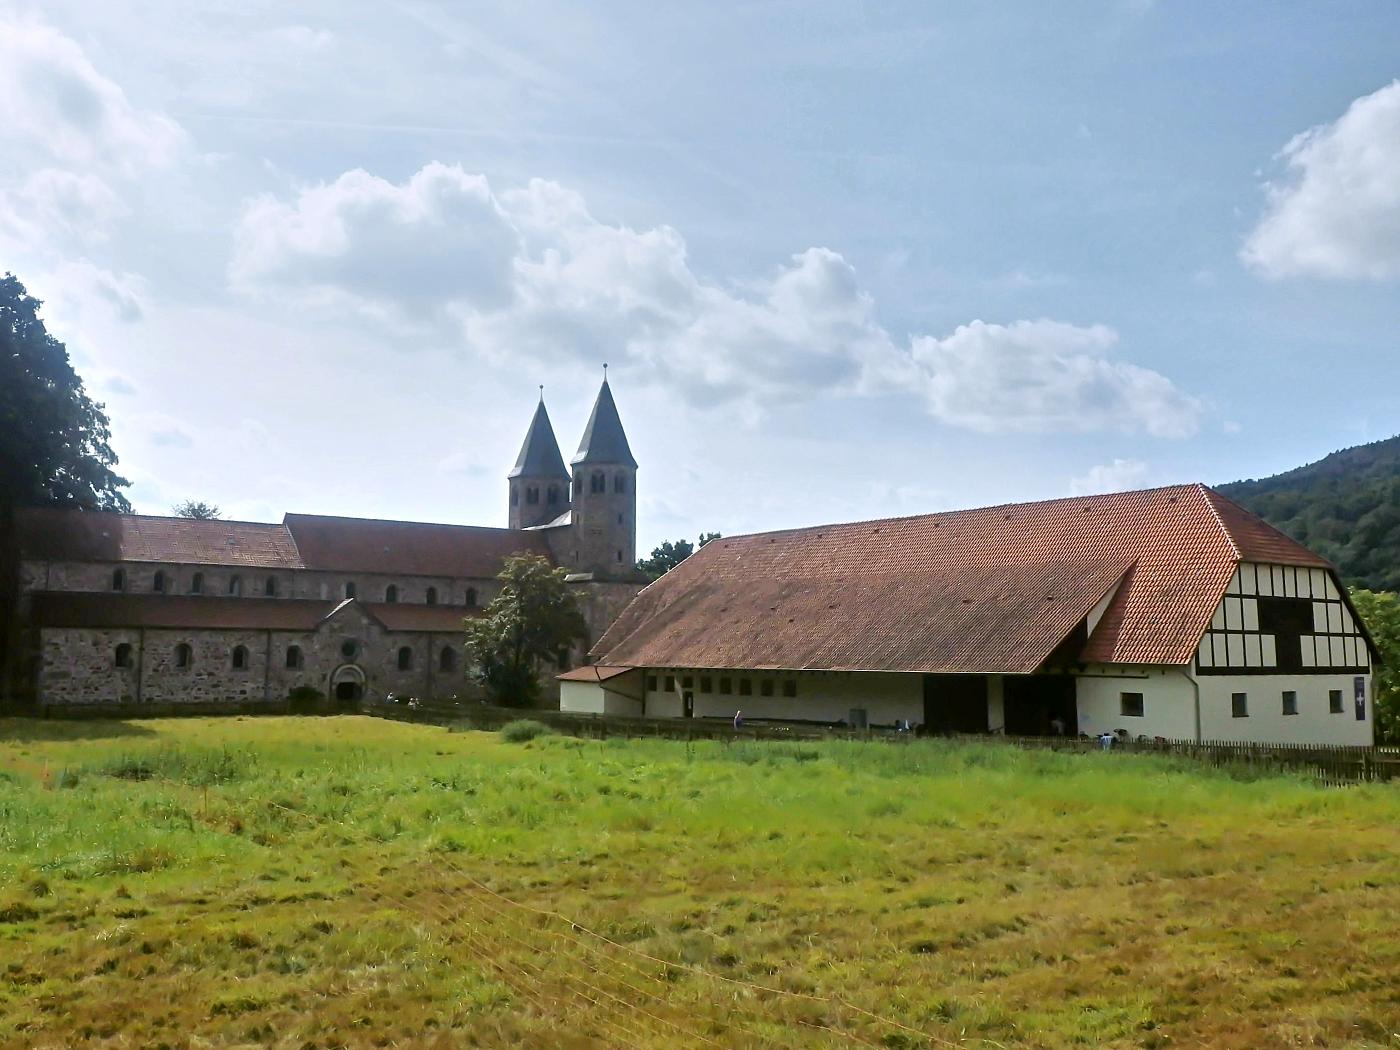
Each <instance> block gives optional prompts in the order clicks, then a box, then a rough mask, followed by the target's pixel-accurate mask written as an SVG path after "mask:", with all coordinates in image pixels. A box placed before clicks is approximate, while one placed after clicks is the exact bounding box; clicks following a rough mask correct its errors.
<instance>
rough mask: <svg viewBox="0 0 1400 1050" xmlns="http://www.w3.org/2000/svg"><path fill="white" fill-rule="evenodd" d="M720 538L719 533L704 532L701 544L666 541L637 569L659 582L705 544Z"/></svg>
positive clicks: (640, 562)
mask: <svg viewBox="0 0 1400 1050" xmlns="http://www.w3.org/2000/svg"><path fill="white" fill-rule="evenodd" d="M719 538H720V534H719V533H718V532H702V533H700V542H699V543H691V542H690V541H689V540H676V541H675V542H674V543H673V542H671V541H670V540H666V541H664V542H663V543H662V544H661V546H659V547H657V548H655V549H654V550H653V551H652V552H651V557H649V558H643V559H642V560H641V561H639V562H637V569H638V570H639V571H641V572H643V573H645V574H646V575H647V577H649V578H650V579H653V580H659V579H660V578H661V577H662V576H664V575H665V574H666V573H668V572H670V571H671V570H672V569H674V568H675V567H676V566H677V565H679V564H680V563H681V562H683V561H685V560H686V559H687V558H689V557H690V556H691V555H692V554H694V553H695V552H696V551H697V550H699V549H700V548H701V547H703V546H705V544H707V543H709V542H710V541H711V540H717V539H719Z"/></svg>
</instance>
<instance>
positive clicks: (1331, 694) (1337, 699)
mask: <svg viewBox="0 0 1400 1050" xmlns="http://www.w3.org/2000/svg"><path fill="white" fill-rule="evenodd" d="M1327 710H1328V711H1330V712H1332V714H1334V715H1339V714H1341V713H1342V712H1344V711H1345V710H1346V706H1345V705H1344V704H1343V703H1342V691H1341V690H1340V689H1329V690H1328V691H1327Z"/></svg>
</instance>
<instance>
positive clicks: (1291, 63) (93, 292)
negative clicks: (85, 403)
mask: <svg viewBox="0 0 1400 1050" xmlns="http://www.w3.org/2000/svg"><path fill="white" fill-rule="evenodd" d="M1398 77H1400V6H1398V5H1396V4H1394V3H1393V2H1391V0H1375V2H1369V3H1368V2H1349V0H1339V2H1337V3H1334V4H1327V5H1318V4H1316V3H1313V2H1306V0H1298V2H1288V0H1278V2H1274V0H1270V2H1262V0H1260V2H1253V0H1240V2H1237V3H1230V4H1228V5H1221V4H1214V3H1210V4H1208V3H1204V2H1189V0H1180V2H1175V0H1156V2H1153V0H1101V2H1087V0H1085V2H1078V0H1066V2H1063V3H1056V4H1055V5H1053V8H1051V6H1050V5H1045V4H1042V3H1037V2H1029V0H1027V2H1014V0H1007V2H999V3H997V4H986V3H983V2H979V0H967V2H963V3H946V2H945V3H937V2H919V3H899V2H883V3H879V4H861V3H853V2H851V0H833V2H826V0H801V2H796V0H751V2H732V3H725V2H716V3H709V4H687V3H667V2H662V3H657V2H655V0H651V2H647V3H642V2H637V3H630V2H603V3H596V4H589V5H580V4H574V3H564V2H533V0H511V2H505V3H499V4H495V3H472V4H465V3H431V2H416V0H409V2H384V0H376V2H374V3H369V2H360V0H334V2H331V0H323V2H315V0H312V2H306V3H300V4H297V5H287V4H283V3H270V2H263V0H245V2H242V3H238V4H228V3H208V2H205V3H199V2H192V0H151V2H141V0H132V2H129V3H123V4H110V3H94V2H79V0H45V2H44V3H43V4H42V6H36V5H32V4H20V5H13V4H10V3H8V2H7V0H0V271H5V270H9V271H12V272H14V273H15V274H16V275H17V276H19V277H20V279H21V280H22V281H23V282H24V283H25V284H26V286H27V287H28V288H29V289H30V291H31V292H32V293H33V294H34V295H36V296H37V297H39V298H41V299H43V300H44V302H45V306H44V316H45V318H46V321H47V323H48V324H49V326H50V330H51V331H53V332H54V333H55V334H57V335H58V336H59V337H60V338H62V339H63V340H64V341H65V342H66V343H67V345H68V347H69V350H70V352H71V354H72V357H73V360H74V363H75V366H76V367H77V368H78V370H79V372H80V373H81V375H82V376H83V377H84V379H85V381H86V383H87V385H88V388H89V391H90V392H91V393H92V394H93V395H94V396H95V397H96V398H97V399H98V400H100V401H102V402H103V403H104V404H105V405H106V408H107V412H108V414H109V416H110V418H111V421H112V431H113V445H114V447H115V449H116V451H117V453H118V455H119V456H120V460H121V463H120V469H121V471H122V472H123V473H124V474H125V475H126V476H127V477H128V478H129V479H130V480H131V481H132V486H131V489H130V498H131V500H132V503H133V504H134V506H135V507H136V509H137V510H139V511H141V512H145V513H155V514H161V513H168V512H169V510H170V507H171V506H172V505H173V504H174V503H176V502H177V501H180V500H183V499H187V498H193V499H201V500H206V501H209V502H213V503H217V504H218V505H219V506H220V507H221V508H223V510H224V512H225V514H226V515H227V516H230V517H236V518H242V519H249V520H269V521H275V520H280V518H281V516H282V514H283V513H284V512H287V511H298V512H305V513H326V514H346V515H352V516H362V517H389V518H401V519H407V520H424V521H443V522H456V523H463V524H479V525H504V524H505V518H506V499H505V497H506V486H505V474H506V471H507V470H508V469H509V468H510V466H511V465H512V463H513V462H514V460H515V456H516V453H517V452H518V450H519V446H520V443H521V441H522V440H523V438H524V434H525V429H526V427H527V425H528V423H529V421H530V417H531V415H532V413H533V410H534V405H535V402H536V400H537V398H538V397H539V387H540V386H541V385H543V387H544V397H545V401H546V404H547V406H548V408H549V412H550V415H551V417H552V419H553V423H554V427H555V430H556V433H557V434H558V435H559V439H560V444H561V446H562V449H563V452H564V456H565V458H566V459H568V458H569V457H570V456H572V454H573V452H574V450H575V448H576V447H577V443H578V440H579V437H580V436H581V434H582V431H583V427H584V423H585V422H586V419H587V414H588V411H589V408H590V406H591V403H592V400H593V398H594V396H595V394H596V392H597V388H598V384H599V382H600V379H601V376H602V371H603V364H604V362H606V363H607V364H608V365H609V369H608V374H609V377H610V381H611V384H612V387H613V391H614V394H615V396H616V399H617V403H618V407H619V410H620V412H621V415H622V419H623V422H624V424H625V426H626V427H627V430H628V434H629V437H630V439H631V443H632V447H633V451H634V453H635V455H636V457H637V459H638V461H639V463H640V465H641V469H640V473H639V479H638V491H639V496H638V498H639V522H638V533H639V536H638V539H639V546H640V548H641V550H642V551H646V550H649V549H650V548H651V547H652V546H654V545H655V544H656V543H658V542H660V541H661V540H663V539H673V538H678V537H682V536H689V537H694V536H695V535H696V534H697V533H699V532H700V531H702V530H705V531H712V530H714V531H720V532H724V533H726V534H735V533H740V532H749V531H755V530H761V529H770V528H783V527H791V526H799V525H809V524H820V523H822V522H829V521H840V520H854V519H861V518H871V517H882V516H889V515H898V514H915V513H923V512H931V511H938V510H946V509H950V508H956V507H970V506H978V505H984V504H988V503H997V502H1009V501H1021V500H1031V499H1043V498H1054V497H1059V496H1065V495H1071V494H1083V493H1089V492H1096V491H1110V490H1116V489H1123V488H1141V487H1148V486H1152V485H1160V484H1172V483H1177V482H1185V481H1204V482H1207V483H1218V482H1224V481H1230V480H1234V479H1238V478H1245V477H1262V476H1266V475H1269V474H1272V473H1276V472H1278V471H1280V470H1285V469H1288V468H1290V467H1293V466H1297V465H1299V464H1302V463H1304V462H1308V461H1311V460H1314V459H1317V458H1320V457H1321V456H1323V455H1325V454H1326V453H1327V452H1329V451H1332V450H1334V449H1337V448H1342V447H1346V446H1350V445H1355V444H1359V443H1362V442H1366V441H1372V440H1376V439H1379V438H1383V437H1388V436H1391V435H1392V434H1394V433H1396V432H1397V431H1400V398H1397V397H1396V390H1397V389H1400V353H1397V339H1398V338H1400V336H1398V335H1397V334H1398V333H1400V80H1397V78H1398Z"/></svg>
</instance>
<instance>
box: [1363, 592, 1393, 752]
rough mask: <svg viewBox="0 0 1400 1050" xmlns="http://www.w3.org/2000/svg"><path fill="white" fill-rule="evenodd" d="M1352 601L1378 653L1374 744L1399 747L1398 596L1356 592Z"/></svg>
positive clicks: (1374, 687) (1374, 681)
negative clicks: (1375, 742) (1379, 654)
mask: <svg viewBox="0 0 1400 1050" xmlns="http://www.w3.org/2000/svg"><path fill="white" fill-rule="evenodd" d="M1351 600H1352V602H1353V603H1354V604H1355V605H1356V611H1357V612H1358V613H1360V614H1361V620H1362V622H1363V623H1365V624H1366V627H1367V629H1368V630H1369V631H1370V632H1371V638H1372V639H1373V640H1374V641H1375V643H1376V647H1377V648H1378V649H1380V651H1381V661H1382V663H1381V664H1380V665H1379V666H1378V667H1376V669H1375V677H1374V678H1373V680H1372V681H1373V685H1372V692H1373V696H1372V700H1371V703H1372V705H1373V709H1374V711H1375V721H1376V741H1377V743H1386V744H1400V595H1396V594H1392V593H1389V592H1385V591H1380V592H1377V591H1368V590H1365V589H1362V588H1355V589H1353V590H1352V592H1351Z"/></svg>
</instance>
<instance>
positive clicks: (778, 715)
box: [645, 669, 924, 725]
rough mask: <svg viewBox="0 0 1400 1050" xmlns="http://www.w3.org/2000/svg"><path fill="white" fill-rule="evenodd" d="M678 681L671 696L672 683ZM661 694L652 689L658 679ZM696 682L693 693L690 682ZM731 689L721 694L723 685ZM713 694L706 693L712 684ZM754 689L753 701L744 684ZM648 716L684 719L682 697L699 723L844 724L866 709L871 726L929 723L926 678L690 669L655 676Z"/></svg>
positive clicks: (651, 673) (648, 696) (649, 680)
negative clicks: (788, 687)
mask: <svg viewBox="0 0 1400 1050" xmlns="http://www.w3.org/2000/svg"><path fill="white" fill-rule="evenodd" d="M668 677H670V678H672V679H674V688H673V689H672V690H669V691H668V690H667V689H666V688H665V686H666V679H667V678H668ZM653 678H654V679H656V682H655V685H656V688H651V686H652V684H653V683H652V679H653ZM686 679H690V681H691V685H690V688H689V689H688V690H687V689H686V688H685V686H684V684H683V683H684V681H685V680H686ZM725 679H727V680H728V682H729V686H730V691H729V692H728V693H724V692H721V691H720V689H721V685H722V684H723V680H725ZM706 680H708V684H709V686H710V688H709V690H708V691H706V690H705V689H702V688H701V686H702V685H704V684H706ZM744 681H747V682H748V683H749V689H750V692H749V694H748V695H744V694H743V693H742V691H741V690H742V689H743V686H742V685H741V683H742V682H744ZM765 681H767V682H771V683H772V694H773V695H771V696H764V695H763V690H764V686H763V683H764V682H765ZM785 682H790V683H792V684H793V686H794V687H795V690H796V695H795V696H784V695H783V684H784V683H785ZM645 684H646V686H647V690H646V694H645V695H646V708H645V710H646V715H647V717H649V718H680V717H681V716H682V714H683V701H682V693H683V692H686V691H689V692H691V693H692V694H693V695H694V698H695V699H694V704H695V707H694V710H695V716H696V717H697V718H733V717H734V713H735V712H736V711H743V712H744V716H745V717H746V718H755V719H763V718H771V719H781V720H785V721H814V722H841V721H846V720H848V719H849V718H850V715H851V711H852V710H853V709H857V708H858V709H861V710H864V711H865V713H866V719H867V721H868V722H869V723H870V724H871V725H892V724H893V723H894V722H896V721H898V720H900V719H908V720H909V721H910V722H922V721H923V718H924V693H923V676H922V675H918V674H900V673H887V672H879V671H859V672H849V671H723V670H721V671H711V670H704V671H700V670H684V669H672V670H665V669H657V670H649V671H648V672H647V678H646V679H645Z"/></svg>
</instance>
